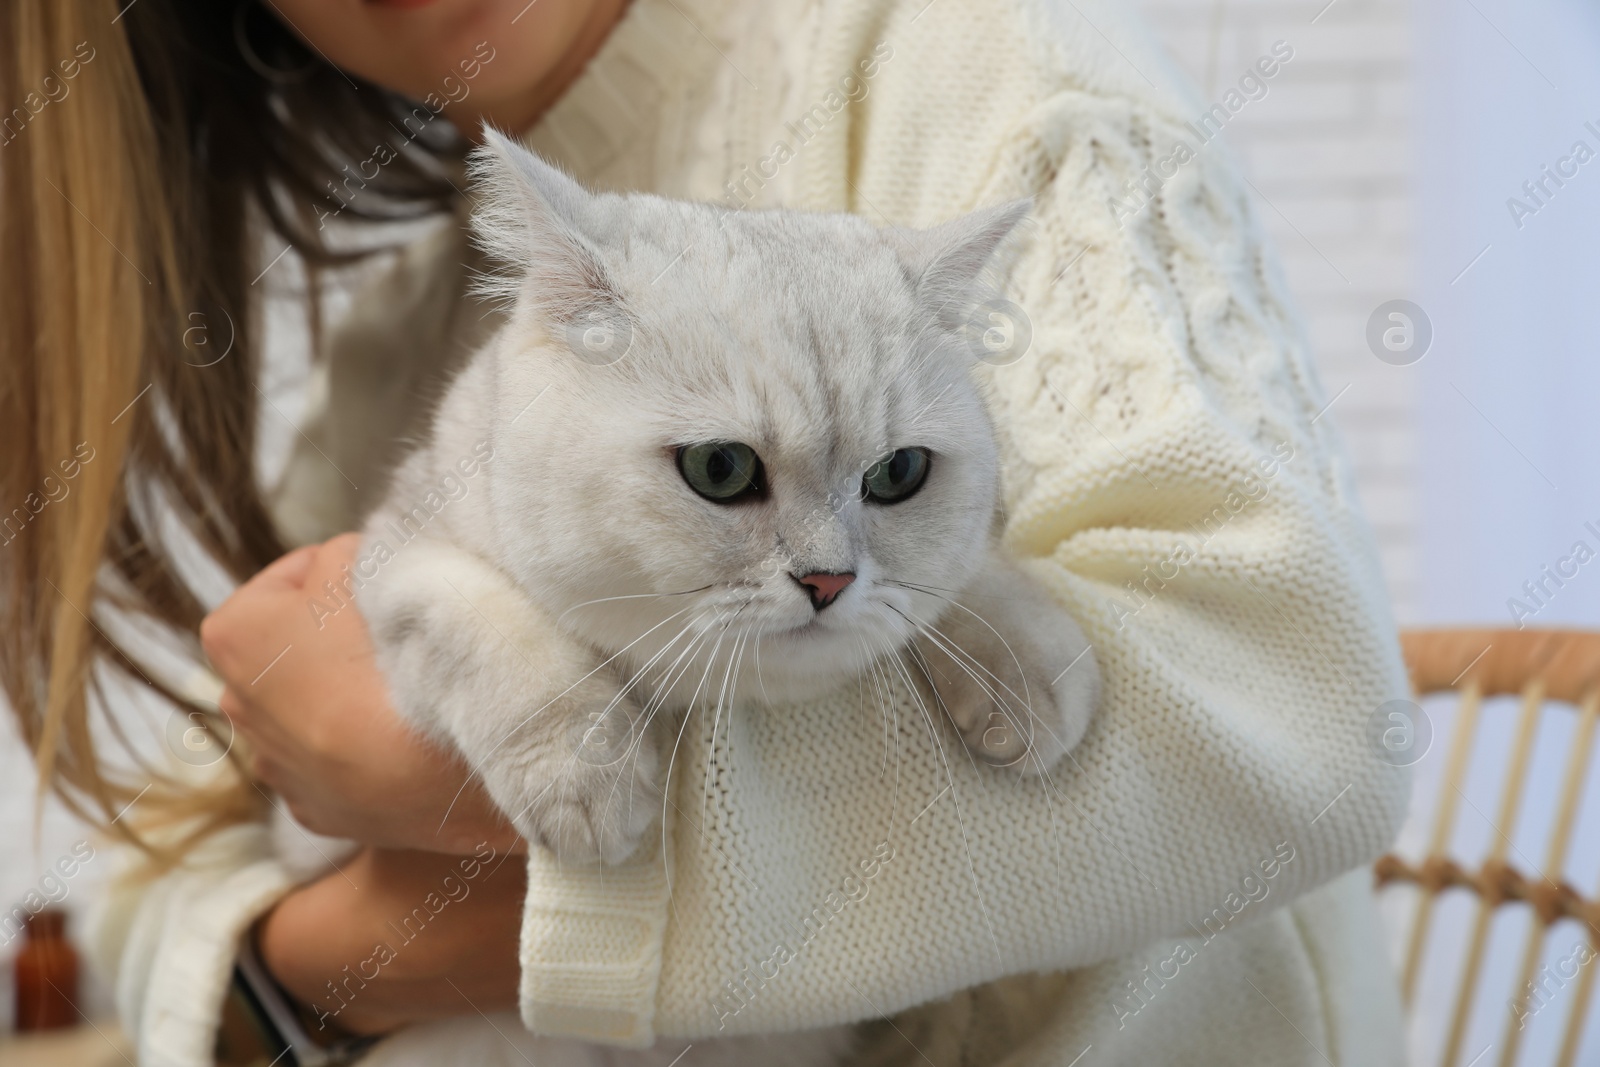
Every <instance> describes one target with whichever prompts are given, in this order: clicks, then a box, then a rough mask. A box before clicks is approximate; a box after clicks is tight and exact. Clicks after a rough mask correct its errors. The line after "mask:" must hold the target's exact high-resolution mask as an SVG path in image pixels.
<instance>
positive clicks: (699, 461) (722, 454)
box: [678, 441, 765, 504]
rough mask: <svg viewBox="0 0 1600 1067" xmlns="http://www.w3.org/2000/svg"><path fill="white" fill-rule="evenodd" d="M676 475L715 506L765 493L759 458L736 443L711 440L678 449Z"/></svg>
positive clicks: (746, 447)
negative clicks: (677, 473)
mask: <svg viewBox="0 0 1600 1067" xmlns="http://www.w3.org/2000/svg"><path fill="white" fill-rule="evenodd" d="M678 472H679V473H680V474H682V475H683V480H684V481H686V482H688V483H689V488H690V489H693V490H694V491H695V492H697V493H699V494H700V495H701V496H703V497H705V498H706V499H707V500H710V501H713V502H714V503H717V504H732V503H735V502H737V501H740V500H744V499H746V498H748V497H751V496H759V495H760V494H761V493H763V492H765V485H764V482H765V473H764V472H763V470H762V468H761V457H760V456H758V455H756V450H755V449H753V448H751V447H750V446H749V445H744V444H740V443H739V442H738V441H713V442H711V443H710V444H703V445H684V446H683V447H682V448H680V449H678Z"/></svg>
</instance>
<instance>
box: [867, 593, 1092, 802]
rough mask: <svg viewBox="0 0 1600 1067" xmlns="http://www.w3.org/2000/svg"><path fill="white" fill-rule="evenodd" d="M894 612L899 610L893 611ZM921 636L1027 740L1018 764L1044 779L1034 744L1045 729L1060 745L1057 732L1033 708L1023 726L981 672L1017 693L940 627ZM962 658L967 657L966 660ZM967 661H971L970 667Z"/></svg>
mask: <svg viewBox="0 0 1600 1067" xmlns="http://www.w3.org/2000/svg"><path fill="white" fill-rule="evenodd" d="M891 610H897V609H893V608H891ZM922 634H923V636H924V637H926V638H927V639H928V640H929V641H931V642H932V643H933V644H934V645H936V646H937V647H938V648H939V649H940V650H941V651H943V652H944V653H945V654H946V655H947V656H948V657H949V658H950V659H951V660H952V661H953V662H954V663H955V664H956V666H958V667H960V668H961V669H962V670H963V671H965V672H966V674H967V676H968V677H970V678H971V679H972V680H973V681H974V682H976V683H977V684H978V686H979V687H980V688H981V689H982V690H983V691H984V693H985V694H986V695H987V696H988V697H989V699H990V700H991V701H993V703H994V704H995V706H996V709H997V711H998V712H999V714H1000V715H1002V716H1003V717H1004V718H1005V720H1006V722H1007V723H1008V724H1009V725H1010V726H1011V728H1012V729H1014V730H1016V731H1017V733H1018V734H1019V735H1020V736H1022V737H1024V738H1026V739H1027V741H1026V745H1027V747H1026V748H1025V749H1024V751H1023V754H1022V755H1021V756H1019V757H1018V760H1021V759H1029V760H1032V762H1033V765H1034V767H1035V768H1037V770H1038V772H1039V774H1040V775H1045V774H1046V773H1047V772H1048V768H1047V767H1046V766H1045V764H1044V761H1043V759H1042V758H1041V757H1040V756H1039V754H1038V747H1037V746H1036V745H1035V744H1034V743H1033V741H1034V739H1035V738H1036V737H1037V736H1038V735H1037V733H1036V731H1037V730H1039V729H1043V730H1044V732H1045V733H1047V734H1049V735H1050V737H1051V738H1052V739H1053V740H1055V741H1057V742H1059V741H1060V738H1058V737H1056V735H1055V733H1054V731H1052V730H1051V729H1050V726H1049V723H1048V722H1046V721H1045V718H1044V717H1042V716H1039V715H1037V714H1035V713H1034V711H1033V708H1032V706H1031V705H1028V704H1024V705H1023V709H1024V712H1025V713H1026V715H1025V722H1024V718H1023V717H1022V716H1020V715H1019V714H1018V713H1017V712H1016V711H1015V710H1014V709H1013V708H1012V707H1011V704H1010V702H1009V701H1008V700H1006V699H1005V696H1004V695H1003V694H1001V693H1000V692H999V690H997V689H996V688H995V687H994V685H992V684H991V683H990V682H989V681H988V680H987V679H985V678H984V677H983V676H982V675H980V674H979V673H978V671H982V672H983V673H984V674H986V675H988V676H989V677H990V678H993V679H994V681H995V683H997V684H999V685H1000V686H1002V687H1003V688H1004V689H1005V690H1006V692H1007V693H1010V694H1011V696H1013V697H1016V696H1017V694H1016V692H1015V691H1014V690H1012V689H1011V688H1010V686H1008V685H1006V684H1005V683H1004V682H1003V681H1001V680H1000V679H999V678H998V677H996V676H995V675H994V673H993V672H992V671H990V670H989V669H988V668H987V667H985V666H984V665H983V664H982V663H980V662H978V661H977V660H976V659H975V658H974V657H973V656H972V655H971V653H969V652H967V651H966V650H965V649H963V648H961V647H960V646H959V645H957V644H956V643H955V642H953V641H951V640H950V639H949V638H948V637H947V636H946V635H945V634H943V633H942V632H941V631H939V630H938V628H937V627H932V626H929V627H926V628H924V629H922ZM907 648H908V650H909V651H910V652H911V653H912V654H913V655H915V656H917V657H918V658H919V660H920V661H921V662H922V666H923V670H924V672H925V673H927V674H928V675H929V678H930V680H931V678H932V672H931V668H930V667H929V665H928V663H927V661H926V659H925V658H923V657H922V653H921V651H920V650H919V649H917V648H916V646H915V645H914V644H913V645H909V646H907ZM958 653H959V655H958ZM962 657H965V659H963V658H962ZM968 661H970V663H969V662H968ZM1018 669H1019V670H1020V669H1021V668H1020V667H1019V668H1018ZM1017 699H1019V700H1020V699H1021V698H1020V697H1018V698H1017ZM942 703H943V701H942V700H941V704H942ZM947 710H948V709H947ZM953 721H954V719H953V717H952V722H953ZM1024 725H1026V729H1024ZM1014 762H1015V761H1014Z"/></svg>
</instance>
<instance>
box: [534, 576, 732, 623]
mask: <svg viewBox="0 0 1600 1067" xmlns="http://www.w3.org/2000/svg"><path fill="white" fill-rule="evenodd" d="M714 588H716V583H715V582H709V583H707V584H705V585H702V586H701V587H700V588H698V589H684V590H680V591H679V592H676V593H628V594H626V595H623V596H602V597H596V598H595V599H593V600H585V601H584V602H583V603H581V604H574V605H572V607H570V608H568V609H567V610H566V611H563V612H562V613H561V614H560V615H557V616H556V625H557V626H559V625H561V620H562V619H565V618H566V617H567V616H568V615H571V614H572V613H573V612H574V611H577V610H578V609H579V608H587V607H592V606H594V605H595V604H608V603H610V602H612V601H614V600H653V599H664V598H666V597H673V596H689V595H691V594H693V593H703V592H705V591H706V590H707V589H714Z"/></svg>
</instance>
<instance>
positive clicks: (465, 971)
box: [256, 846, 527, 1034]
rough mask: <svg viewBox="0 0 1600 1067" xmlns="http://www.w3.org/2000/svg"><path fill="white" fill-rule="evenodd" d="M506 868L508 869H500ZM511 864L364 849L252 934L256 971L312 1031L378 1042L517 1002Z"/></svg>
mask: <svg viewBox="0 0 1600 1067" xmlns="http://www.w3.org/2000/svg"><path fill="white" fill-rule="evenodd" d="M508 861H509V862H508ZM526 889H527V877H526V874H525V872H524V869H523V863H522V861H521V860H520V859H518V858H515V857H511V856H510V855H509V854H508V853H503V852H502V853H496V851H495V850H493V849H491V848H488V847H487V846H485V847H484V848H483V849H481V850H480V851H479V852H478V853H477V854H475V855H472V856H464V857H463V856H451V855H445V854H443V853H438V852H402V851H396V850H389V849H363V850H362V851H361V852H359V853H357V855H356V856H355V857H354V858H353V859H352V860H350V861H349V862H348V863H345V864H343V865H342V869H341V870H339V871H336V872H334V873H332V874H329V875H328V876H326V877H324V878H321V879H319V880H318V881H315V882H312V883H310V884H309V885H305V886H302V887H301V888H299V889H297V890H295V891H294V892H292V893H290V894H289V895H288V896H287V897H285V898H284V899H283V900H282V901H280V902H279V903H278V905H277V906H276V907H274V908H273V909H272V911H270V912H269V913H268V914H267V915H266V917H265V918H264V919H262V920H261V922H260V923H259V924H258V926H257V928H256V939H257V940H256V945H257V948H258V951H259V953H260V956H261V959H262V962H263V963H265V964H266V966H267V970H268V971H269V972H270V973H271V974H272V976H273V977H274V978H275V979H276V980H277V982H278V984H279V985H281V986H282V987H283V988H284V990H285V991H287V992H288V993H289V995H290V996H291V997H293V998H294V999H295V1000H296V1001H298V1002H299V1003H300V1004H302V1005H304V1006H305V1007H306V1008H308V1009H309V1010H310V1013H311V1015H312V1017H313V1018H314V1019H315V1020H316V1024H317V1025H318V1026H319V1027H320V1025H321V1024H327V1025H329V1026H333V1027H337V1028H338V1029H339V1030H343V1031H346V1032H349V1033H355V1034H379V1033H385V1032H387V1031H390V1030H393V1029H396V1028H398V1027H400V1026H402V1025H405V1024H407V1023H416V1022H424V1021H427V1020H430V1019H439V1018H445V1017H449V1016H454V1015H460V1014H470V1013H472V1012H474V1011H483V1012H490V1011H499V1010H504V1009H508V1008H514V1007H516V1003H517V931H518V929H519V928H520V926H521V923H522V898H523V894H524V893H525V892H526Z"/></svg>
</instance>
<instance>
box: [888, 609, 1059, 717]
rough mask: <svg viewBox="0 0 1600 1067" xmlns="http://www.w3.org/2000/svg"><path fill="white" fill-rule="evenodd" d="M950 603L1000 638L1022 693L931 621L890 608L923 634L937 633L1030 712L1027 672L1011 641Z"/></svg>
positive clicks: (969, 611) (967, 610)
mask: <svg viewBox="0 0 1600 1067" xmlns="http://www.w3.org/2000/svg"><path fill="white" fill-rule="evenodd" d="M951 603H952V604H955V606H956V607H959V608H961V609H962V610H964V611H966V612H967V613H968V614H970V615H971V616H972V617H973V618H975V619H977V620H978V621H979V622H981V623H983V624H984V625H985V626H987V627H988V628H989V631H990V632H991V633H993V634H994V635H995V637H997V638H999V639H1000V643H1001V644H1002V645H1004V646H1005V649H1006V652H1007V653H1008V654H1010V656H1011V662H1012V664H1013V665H1015V666H1016V668H1017V676H1018V677H1019V678H1021V679H1022V693H1021V694H1018V693H1017V692H1016V690H1014V689H1012V688H1011V686H1010V685H1009V684H1008V683H1006V682H1004V681H1003V680H1001V678H1000V676H999V675H997V674H995V673H994V672H993V671H991V670H990V669H989V668H988V667H986V666H984V665H983V663H982V662H980V661H979V660H978V658H977V657H976V656H973V655H972V654H971V653H970V652H968V651H967V650H966V649H965V648H962V647H961V646H960V644H959V643H958V642H956V641H954V640H953V639H952V638H951V637H950V636H949V635H948V634H946V633H944V632H943V631H942V630H940V629H939V628H938V627H937V626H935V625H933V624H932V623H924V622H922V621H921V620H919V619H917V618H915V617H914V616H911V615H907V614H906V613H904V612H901V611H900V610H899V609H898V608H893V607H891V610H893V611H895V612H897V613H899V614H900V615H901V617H902V618H904V619H906V621H908V622H910V623H911V624H912V625H914V626H916V627H917V628H918V629H919V630H921V631H922V632H923V633H924V634H927V633H928V632H929V631H932V633H933V634H937V635H938V636H939V637H940V638H941V639H943V640H944V641H945V642H946V643H947V644H949V645H950V646H951V647H953V648H955V649H956V650H958V651H959V652H960V653H961V655H963V656H965V657H966V658H967V660H968V661H970V662H971V663H972V664H974V665H975V666H976V667H977V668H978V669H979V670H981V671H983V672H984V673H985V674H987V675H988V676H989V677H990V678H992V679H994V681H995V684H996V685H999V686H1001V687H1002V688H1004V689H1005V691H1006V692H1008V693H1010V694H1011V695H1012V696H1013V697H1016V698H1017V699H1018V700H1019V701H1021V702H1022V706H1023V707H1025V708H1027V709H1028V711H1029V713H1030V714H1031V713H1032V711H1033V700H1032V694H1031V693H1030V692H1029V690H1028V674H1027V672H1026V671H1024V670H1023V669H1022V661H1021V660H1020V659H1018V658H1017V654H1016V652H1015V650H1013V649H1012V647H1011V642H1009V641H1007V640H1006V639H1005V635H1004V634H1002V633H1001V632H1000V631H999V630H996V629H995V628H994V627H993V626H990V625H989V620H987V619H985V618H984V617H983V616H982V615H979V614H978V613H977V612H975V611H973V610H972V609H970V608H967V607H966V606H965V605H963V604H961V603H959V602H956V601H951ZM946 651H947V652H948V651H949V650H948V649H947V650H946ZM951 655H952V657H954V653H951Z"/></svg>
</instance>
